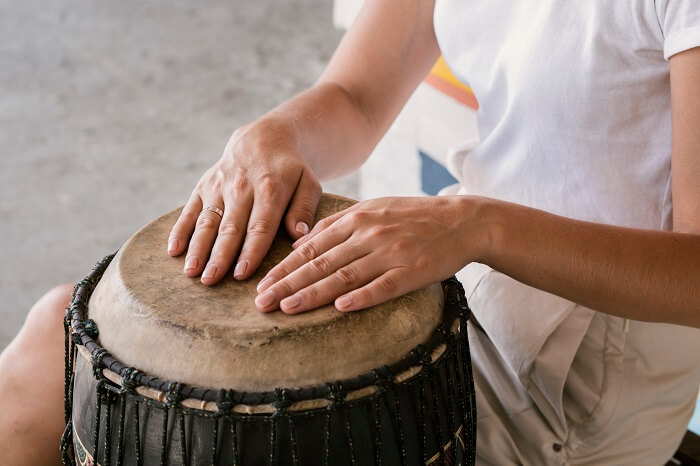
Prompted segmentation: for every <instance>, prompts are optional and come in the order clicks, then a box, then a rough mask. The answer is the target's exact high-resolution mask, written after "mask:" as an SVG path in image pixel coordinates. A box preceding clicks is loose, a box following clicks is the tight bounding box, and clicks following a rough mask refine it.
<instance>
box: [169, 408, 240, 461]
mask: <svg viewBox="0 0 700 466" xmlns="http://www.w3.org/2000/svg"><path fill="white" fill-rule="evenodd" d="M178 418H179V424H180V462H181V463H182V465H183V466H187V463H188V461H187V444H186V443H185V442H186V440H185V413H184V412H182V411H180V415H179V416H178ZM234 464H235V463H234Z"/></svg>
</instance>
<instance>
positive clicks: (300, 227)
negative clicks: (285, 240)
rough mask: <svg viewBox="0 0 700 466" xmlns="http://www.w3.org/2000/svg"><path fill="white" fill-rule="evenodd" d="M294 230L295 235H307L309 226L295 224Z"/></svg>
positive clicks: (300, 223)
mask: <svg viewBox="0 0 700 466" xmlns="http://www.w3.org/2000/svg"><path fill="white" fill-rule="evenodd" d="M296 230H297V233H301V234H302V235H308V234H309V226H308V225H307V224H306V223H304V222H299V223H297V226H296Z"/></svg>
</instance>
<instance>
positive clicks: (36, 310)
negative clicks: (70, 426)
mask: <svg viewBox="0 0 700 466" xmlns="http://www.w3.org/2000/svg"><path fill="white" fill-rule="evenodd" d="M71 291H72V286H70V285H61V286H57V287H56V288H53V289H52V290H51V291H49V292H48V293H46V294H45V295H44V296H42V297H41V299H39V301H37V302H36V304H34V306H32V308H31V309H30V311H29V314H28V315H27V319H26V321H25V322H24V326H23V327H22V329H21V330H20V332H19V333H18V334H17V336H16V337H15V339H14V340H12V342H11V343H10V344H9V346H8V347H7V348H6V349H5V350H4V351H3V352H2V354H0V452H2V464H3V465H8V466H24V465H56V464H61V455H60V452H59V444H60V439H61V434H62V433H63V427H64V424H63V421H64V419H63V371H64V368H63V341H64V340H63V316H64V315H65V308H66V306H67V305H68V302H69V301H70V294H71Z"/></svg>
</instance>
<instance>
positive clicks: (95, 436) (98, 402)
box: [92, 380, 104, 461]
mask: <svg viewBox="0 0 700 466" xmlns="http://www.w3.org/2000/svg"><path fill="white" fill-rule="evenodd" d="M102 385H104V381H103V380H100V381H98V382H97V385H96V386H95V418H94V420H93V430H92V448H94V449H95V451H94V458H95V461H97V454H98V452H99V450H100V448H99V445H100V444H99V440H100V420H101V419H102Z"/></svg>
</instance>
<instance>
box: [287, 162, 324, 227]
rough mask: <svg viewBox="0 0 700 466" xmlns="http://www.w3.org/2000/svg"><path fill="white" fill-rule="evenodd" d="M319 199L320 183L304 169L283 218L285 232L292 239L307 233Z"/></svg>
mask: <svg viewBox="0 0 700 466" xmlns="http://www.w3.org/2000/svg"><path fill="white" fill-rule="evenodd" d="M320 199H321V185H320V184H319V183H318V181H316V179H315V178H314V177H313V176H312V175H311V174H307V172H306V171H304V172H303V173H302V175H301V179H300V180H299V184H298V185H297V189H296V191H295V192H294V196H292V201H291V202H290V203H289V209H288V210H287V215H286V216H285V220H284V225H285V227H286V228H287V233H289V236H291V237H292V239H299V238H300V237H302V236H304V235H306V234H308V233H309V231H310V229H311V228H310V225H312V224H313V221H314V215H316V208H317V207H318V201H319V200H320Z"/></svg>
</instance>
